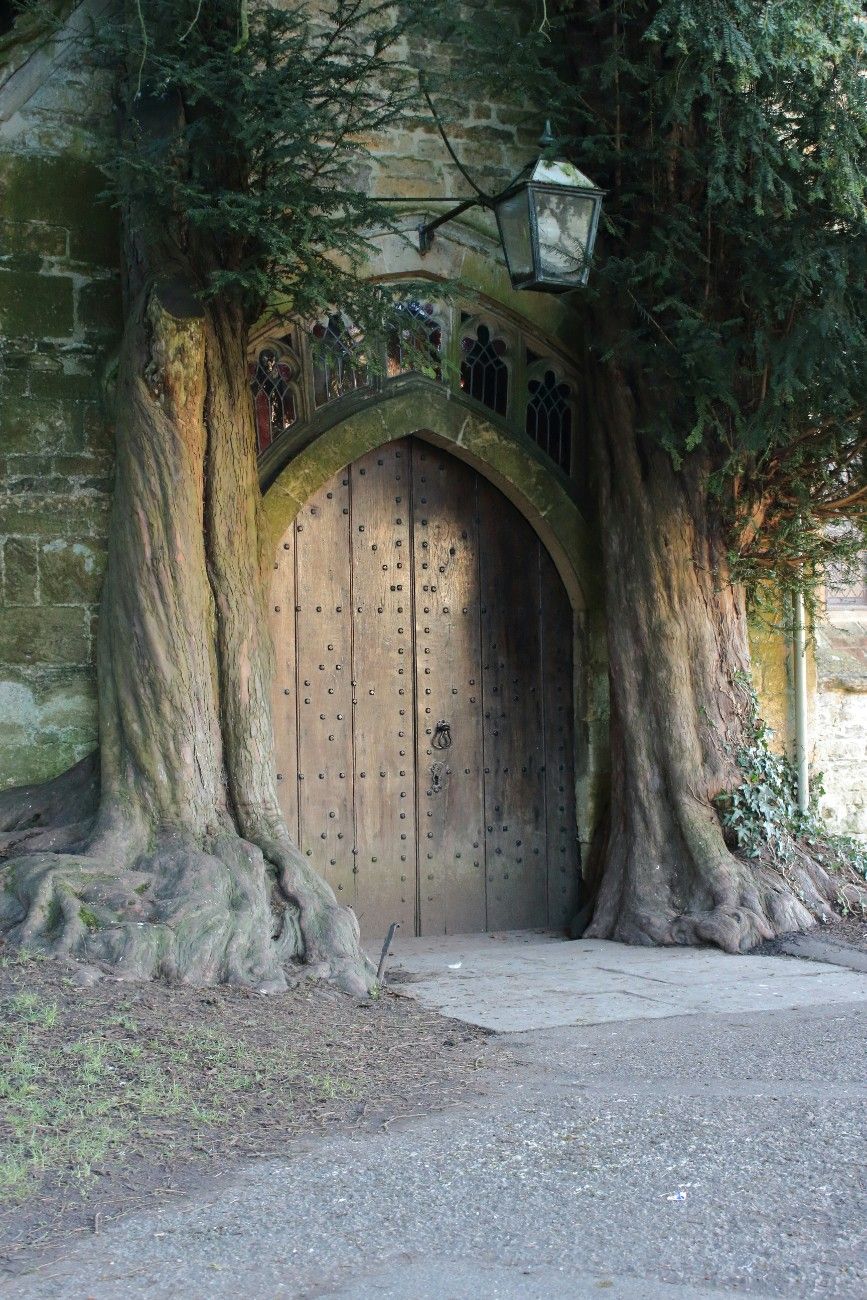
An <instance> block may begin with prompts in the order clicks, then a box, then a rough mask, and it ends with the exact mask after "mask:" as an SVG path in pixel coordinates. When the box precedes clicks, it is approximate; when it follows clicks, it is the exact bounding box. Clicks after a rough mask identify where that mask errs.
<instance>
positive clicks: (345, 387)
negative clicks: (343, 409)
mask: <svg viewBox="0 0 867 1300" xmlns="http://www.w3.org/2000/svg"><path fill="white" fill-rule="evenodd" d="M311 332H312V334H313V346H312V349H311V352H312V361H313V401H314V403H315V405H316V406H317V407H318V406H325V404H326V403H327V402H333V401H334V399H335V397H343V396H345V394H346V393H351V392H352V391H353V390H354V389H356V388H364V387H365V386H366V384H367V366H366V364H365V358H364V352H363V349H362V340H361V337H360V335H359V333H358V331H357V330H354V329H353V328H352V326H351V325H349V324H348V323H347V321H346V319H345V318H344V316H343V315H342V313H341V312H334V314H333V315H331V316H329V317H328V320H327V321H326V322H325V323H322V322H319V323H318V324H316V325H314V326H313V329H312V331H311Z"/></svg>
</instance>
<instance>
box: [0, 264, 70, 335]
mask: <svg viewBox="0 0 867 1300" xmlns="http://www.w3.org/2000/svg"><path fill="white" fill-rule="evenodd" d="M73 327H74V309H73V281H72V278H71V276H68V275H40V274H39V273H38V272H36V271H8V270H2V269H0V330H2V332H3V333H4V334H7V335H9V336H10V337H12V338H19V337H20V336H22V335H30V336H32V335H39V336H40V337H42V336H48V337H50V338H62V337H66V336H67V335H69V334H71V333H72V332H73Z"/></svg>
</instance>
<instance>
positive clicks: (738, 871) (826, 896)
mask: <svg viewBox="0 0 867 1300" xmlns="http://www.w3.org/2000/svg"><path fill="white" fill-rule="evenodd" d="M725 857H726V864H725V869H724V870H722V869H720V865H719V864H716V863H715V864H714V865H713V866H712V867H711V866H708V864H707V863H704V864H703V870H701V871H699V872H696V873H695V874H694V877H693V882H692V888H691V890H690V891H689V894H688V896H687V897H686V898H685V899H684V901H683V904H682V906H680V907H678V906H676V905H675V904H674V903H673V902H672V900H671V894H670V893H667V892H666V893H665V894H661V895H660V896H659V897H658V898H652V899H650V900H647V899H646V900H645V905H641V904H640V903H639V902H638V898H637V895H636V892H635V891H633V890H630V889H628V888H624V884H625V877H626V876H627V875H628V867H627V868H626V869H625V870H624V871H623V872H622V873H621V874H620V878H619V880H618V879H617V877H616V875H615V874H613V873H612V874H611V875H609V876H608V877H607V879H606V880H605V881H603V885H602V888H601V890H600V894H599V898H598V900H597V904H596V908H595V911H594V915H593V919H592V921H591V922H590V924H589V925H588V926H587V928H586V930H584V933H583V937H584V938H586V939H615V940H617V941H619V942H621V943H630V944H642V945H648V946H649V945H700V944H710V945H713V946H715V947H718V948H722V949H723V950H724V951H725V952H731V953H739V952H749V951H750V949H752V948H755V947H756V945H757V944H760V943H763V942H765V941H766V940H768V939H774V938H776V937H777V936H779V935H783V934H792V933H794V932H797V931H804V930H810V929H812V928H813V927H814V926H815V925H817V924H825V923H827V922H829V921H831V920H832V919H833V918H834V915H835V911H834V909H835V907H840V906H841V905H844V906H845V907H846V908H848V909H849V910H851V911H857V910H859V909H864V910H865V912H867V889H865V888H864V887H863V886H862V885H861V884H860V883H859V882H858V881H857V879H856V878H855V877H854V875H853V876H845V875H844V876H839V877H838V876H835V875H832V874H830V873H829V872H828V871H826V870H825V867H824V866H823V865H822V863H821V862H819V861H817V859H816V858H814V857H812V856H811V855H809V854H808V853H806V852H804V851H798V852H797V853H796V854H795V856H794V859H793V861H792V862H791V863H790V864H789V865H788V866H787V867H786V868H785V869H782V868H781V867H780V866H779V865H776V864H771V863H768V862H764V861H761V860H755V861H750V862H744V861H742V860H741V859H739V858H737V857H736V856H734V855H733V854H731V855H728V854H727V855H725ZM618 884H619V886H620V888H619V889H618V888H617V885H618ZM648 902H649V904H650V905H647V903H648ZM654 903H658V905H657V906H654V905H653V904H654Z"/></svg>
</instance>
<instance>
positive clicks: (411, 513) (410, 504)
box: [406, 438, 422, 935]
mask: <svg viewBox="0 0 867 1300" xmlns="http://www.w3.org/2000/svg"><path fill="white" fill-rule="evenodd" d="M406 443H407V460H408V475H407V478H408V482H407V518H408V519H409V559H410V565H409V574H410V579H409V600H410V635H411V645H410V650H411V659H412V751H411V752H412V755H413V801H414V804H415V836H414V839H415V932H416V934H418V935H420V934H421V842H420V841H421V826H422V821H421V813H422V810H421V788H422V782H421V780H420V775H421V773H420V766H419V760H420V756H419V717H418V710H419V702H418V628H417V626H416V618H417V614H416V590H415V588H416V580H415V449H416V446H417V444H416V440H415V439H414V438H407V440H406Z"/></svg>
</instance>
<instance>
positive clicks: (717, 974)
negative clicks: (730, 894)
mask: <svg viewBox="0 0 867 1300" xmlns="http://www.w3.org/2000/svg"><path fill="white" fill-rule="evenodd" d="M393 951H394V955H393V958H392V963H391V966H390V971H391V972H392V973H393V974H394V975H395V976H396V980H395V982H394V983H393V985H392V987H393V988H394V990H395V991H396V992H399V993H402V994H404V995H405V996H407V997H412V998H415V999H417V1000H418V1001H419V1002H421V1003H422V1004H423V1005H424V1006H427V1007H430V1008H432V1009H433V1010H436V1011H440V1012H442V1013H443V1014H444V1015H447V1016H453V1017H454V1018H455V1019H456V1020H463V1021H466V1022H467V1023H468V1024H473V1025H480V1026H481V1027H482V1028H484V1029H491V1030H494V1031H496V1032H498V1033H515V1032H521V1031H524V1030H531V1029H552V1028H555V1027H557V1026H561V1025H592V1024H605V1023H607V1022H610V1021H618V1020H647V1019H660V1018H663V1017H666V1016H683V1015H702V1014H708V1013H709V1014H714V1013H724V1012H741V1011H782V1010H797V1009H800V1008H804V1007H811V1006H820V1005H829V1004H834V1003H846V1002H860V1001H867V976H865V975H864V974H863V973H862V972H859V971H853V970H846V969H844V968H842V967H840V966H832V965H828V964H827V963H824V962H818V961H801V960H797V959H793V958H788V957H786V958H783V957H773V956H772V957H752V956H732V955H730V954H729V953H724V952H720V951H718V950H717V949H712V948H634V947H630V946H629V945H627V944H621V943H612V942H610V941H608V940H604V939H578V940H566V939H563V938H562V937H561V936H560V935H555V934H551V933H549V932H546V931H541V930H517V931H511V932H508V933H498V934H474V935H444V936H438V937H436V938H423V939H415V938H400V936H398V938H397V940H396V941H395V944H394V949H393Z"/></svg>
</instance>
